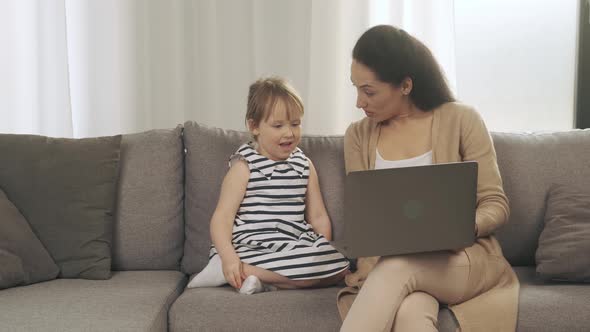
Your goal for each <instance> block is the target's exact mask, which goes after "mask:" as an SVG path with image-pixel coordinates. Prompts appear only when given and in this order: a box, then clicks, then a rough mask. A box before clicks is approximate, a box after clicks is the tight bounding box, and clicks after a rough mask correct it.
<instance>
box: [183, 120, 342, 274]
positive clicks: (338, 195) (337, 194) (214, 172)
mask: <svg viewBox="0 0 590 332" xmlns="http://www.w3.org/2000/svg"><path fill="white" fill-rule="evenodd" d="M250 139H251V138H250V135H249V133H247V132H240V131H235V130H223V129H218V128H212V127H207V126H203V125H200V124H198V123H195V122H187V123H185V125H184V141H185V146H186V149H187V155H186V159H185V162H186V168H185V169H186V180H185V185H186V188H185V192H186V197H185V215H186V223H185V234H186V241H185V247H184V256H183V259H182V270H183V271H184V272H185V273H188V274H194V273H197V272H199V271H200V270H201V269H203V268H204V267H205V265H206V264H207V261H208V255H209V246H210V245H211V240H210V236H209V222H210V219H211V216H212V215H213V211H214V210H215V206H216V205H217V200H218V198H219V191H220V189H221V183H222V181H223V178H224V176H225V174H226V173H227V170H228V160H229V157H230V155H231V154H233V153H234V152H235V151H236V149H237V148H238V147H239V146H240V145H241V144H242V143H244V142H247V141H248V140H250ZM342 145H343V138H342V136H304V137H303V138H302V139H301V144H300V145H299V147H300V148H301V149H302V150H303V152H304V153H305V154H306V155H307V156H308V157H309V158H310V159H311V160H312V161H313V163H314V165H315V167H316V169H317V172H318V176H319V181H320V189H321V191H322V196H323V197H324V202H325V204H326V208H327V210H328V214H329V215H330V218H331V221H332V226H333V234H334V238H338V235H339V234H340V231H341V229H342V228H341V227H339V225H340V223H341V222H342V218H343V215H342V214H343V211H342V210H343V209H342V204H343V195H344V194H343V187H342V186H343V184H344V155H343V149H342Z"/></svg>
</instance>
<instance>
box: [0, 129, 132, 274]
mask: <svg viewBox="0 0 590 332" xmlns="http://www.w3.org/2000/svg"><path fill="white" fill-rule="evenodd" d="M120 145H121V136H120V135H117V136H109V137H95V138H83V139H69V138H51V137H45V136H37V135H10V134H2V135H0V186H1V187H2V189H3V190H4V192H5V193H6V196H7V197H8V198H9V199H10V201H11V202H12V203H13V204H14V205H15V206H16V207H17V208H18V210H19V211H20V213H22V215H23V216H24V217H25V219H26V220H27V221H28V223H29V225H30V226H31V229H32V230H33V232H35V235H37V237H38V238H39V240H40V241H41V242H42V243H43V245H44V246H45V248H46V249H47V251H48V252H49V253H50V254H51V257H52V258H53V260H54V261H55V263H56V264H57V265H58V266H59V269H60V274H59V276H60V277H63V278H84V279H107V278H109V277H110V275H111V257H112V250H111V246H112V243H113V221H114V218H113V214H114V210H115V200H116V192H117V180H118V175H119V159H120Z"/></svg>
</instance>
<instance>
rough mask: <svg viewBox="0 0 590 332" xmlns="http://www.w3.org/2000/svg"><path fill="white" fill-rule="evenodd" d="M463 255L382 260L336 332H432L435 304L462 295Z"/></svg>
mask: <svg viewBox="0 0 590 332" xmlns="http://www.w3.org/2000/svg"><path fill="white" fill-rule="evenodd" d="M469 266H470V264H469V259H468V257H467V254H466V253H465V251H459V252H453V251H440V252H433V253H422V254H413V255H402V256H389V257H382V258H381V259H380V260H379V262H378V263H377V265H375V268H374V269H373V270H372V271H371V273H369V275H368V277H367V280H365V282H364V284H363V286H362V288H361V290H360V292H359V294H358V295H357V296H356V299H354V302H353V304H352V306H351V307H350V310H349V311H348V313H347V314H346V318H345V319H344V322H343V324H342V328H341V330H340V331H344V332H347V331H418V332H419V331H437V317H438V303H439V302H441V303H445V304H456V303H460V302H461V301H462V300H463V299H464V297H465V296H466V295H467V296H472V295H474V294H466V292H467V288H468V286H467V281H468V278H469V270H470V267H469Z"/></svg>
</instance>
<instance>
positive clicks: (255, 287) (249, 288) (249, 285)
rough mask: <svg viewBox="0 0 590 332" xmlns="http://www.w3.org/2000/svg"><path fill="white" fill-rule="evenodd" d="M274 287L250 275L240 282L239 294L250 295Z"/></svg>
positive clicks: (271, 289) (274, 288)
mask: <svg viewBox="0 0 590 332" xmlns="http://www.w3.org/2000/svg"><path fill="white" fill-rule="evenodd" d="M276 289H277V288H276V287H274V286H271V285H265V284H263V283H262V281H260V279H258V277H257V276H255V275H250V276H248V277H247V278H246V279H245V280H244V282H243V283H242V287H241V288H240V294H246V295H251V294H256V293H262V292H269V291H273V290H276Z"/></svg>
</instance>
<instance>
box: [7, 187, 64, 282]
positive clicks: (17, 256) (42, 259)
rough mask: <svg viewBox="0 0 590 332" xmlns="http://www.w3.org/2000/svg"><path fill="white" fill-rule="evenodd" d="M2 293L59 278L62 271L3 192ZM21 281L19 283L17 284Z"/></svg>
mask: <svg viewBox="0 0 590 332" xmlns="http://www.w3.org/2000/svg"><path fill="white" fill-rule="evenodd" d="M0 266H1V267H2V268H1V269H0V270H1V271H0V273H1V276H0V279H2V280H1V281H0V289H2V288H7V287H9V286H15V285H18V284H21V285H28V284H31V283H36V282H40V281H45V280H51V279H54V278H55V277H57V275H58V273H59V268H58V267H57V265H55V262H54V261H53V258H51V256H50V255H49V253H48V252H47V250H46V249H45V247H44V246H43V244H42V243H41V241H39V239H38V238H37V236H36V235H35V234H34V233H33V231H32V230H31V227H30V226H29V223H28V222H27V221H26V220H25V218H24V217H23V215H22V214H21V213H20V212H19V211H18V209H17V208H16V206H14V204H12V202H11V201H10V200H8V197H6V195H5V194H4V191H2V189H0ZM17 281H18V282H17Z"/></svg>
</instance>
